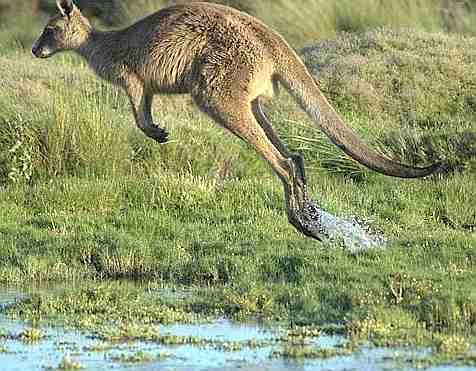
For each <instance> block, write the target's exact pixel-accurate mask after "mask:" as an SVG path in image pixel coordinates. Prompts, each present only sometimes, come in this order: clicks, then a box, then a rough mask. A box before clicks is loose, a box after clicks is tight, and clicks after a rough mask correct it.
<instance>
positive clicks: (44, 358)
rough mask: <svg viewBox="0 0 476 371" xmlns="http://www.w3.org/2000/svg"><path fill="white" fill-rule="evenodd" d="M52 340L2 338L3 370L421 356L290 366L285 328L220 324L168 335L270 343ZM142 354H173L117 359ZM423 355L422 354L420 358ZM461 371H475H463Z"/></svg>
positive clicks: (9, 297)
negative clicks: (65, 364) (277, 354)
mask: <svg viewBox="0 0 476 371" xmlns="http://www.w3.org/2000/svg"><path fill="white" fill-rule="evenodd" d="M21 296H22V294H21V293H19V292H16V291H14V290H2V291H1V292H0V305H3V306H5V305H6V304H9V303H12V302H14V301H15V300H18V298H21ZM25 328H30V326H29V325H28V324H26V323H24V322H20V321H13V320H9V319H8V318H6V317H5V316H4V315H0V330H1V333H3V334H5V333H7V334H11V335H16V334H19V333H21V332H22V331H23V330H24V329H25ZM42 331H43V332H44V333H45V334H46V337H45V338H43V339H42V340H41V341H39V342H37V343H30V344H29V343H25V342H23V341H20V340H18V339H14V338H5V337H3V338H2V337H1V336H0V348H3V349H6V351H7V352H6V353H5V352H3V353H2V352H0V369H1V370H3V371H16V370H18V371H20V370H21V371H24V370H44V369H48V368H50V369H51V368H56V367H58V365H59V364H60V362H61V361H62V360H63V359H64V358H65V357H66V358H67V359H69V360H72V361H74V362H77V363H79V364H80V365H81V367H82V369H84V370H104V369H113V370H165V371H169V370H170V371H172V370H178V371H186V370H197V371H201V370H230V371H231V370H237V369H239V370H246V371H258V370H270V371H298V370H299V371H311V370H336V371H339V370H341V371H344V370H347V371H350V370H356V371H357V370H359V371H360V370H368V371H374V370H375V371H377V370H397V369H398V370H413V368H412V367H410V366H409V364H408V362H406V361H405V359H406V357H409V356H412V355H415V354H414V352H412V351H410V350H404V349H387V348H371V349H361V350H359V351H356V352H354V353H353V354H351V355H348V356H339V357H333V358H329V359H319V360H308V359H306V360H301V361H296V360H285V359H281V358H272V357H270V355H271V354H272V352H273V351H274V350H276V349H279V347H280V346H281V345H280V344H279V343H275V342H273V340H276V339H278V338H279V337H280V336H281V335H283V333H284V331H283V330H282V329H280V328H279V327H276V328H269V327H263V326H260V325H256V324H233V323H231V322H230V321H228V320H224V319H222V320H217V321H216V322H213V323H210V324H200V325H181V324H177V325H170V326H161V333H162V334H173V335H180V336H199V337H201V338H206V339H209V340H217V341H220V340H221V341H230V342H245V341H248V340H252V339H254V340H258V341H263V342H266V343H268V342H269V345H265V346H262V347H259V348H250V347H246V346H245V347H243V348H241V349H239V350H237V351H224V350H223V349H220V348H217V347H216V346H213V345H201V346H194V345H180V346H168V345H161V344H156V343H153V342H141V341H138V342H130V343H128V342H123V343H114V344H108V347H107V348H105V349H103V350H99V351H93V350H92V348H91V347H94V346H96V345H97V344H98V343H100V342H98V340H96V339H93V338H91V337H90V336H88V334H82V333H80V332H78V331H72V330H65V329H62V328H51V327H42ZM309 341H310V342H311V343H313V344H315V345H318V346H320V347H335V346H338V345H339V344H342V343H343V342H344V341H345V338H343V337H341V336H319V337H317V338H313V339H310V340H309ZM138 351H143V352H147V353H150V354H157V353H167V354H168V355H169V356H168V357H165V358H163V359H159V360H154V361H152V362H145V363H135V364H131V363H124V362H120V361H118V360H117V359H116V357H117V356H119V355H126V356H127V355H131V354H136V353H137V352H138ZM420 353H421V352H420ZM428 370H431V371H450V370H455V368H454V367H450V366H446V367H433V368H428ZM457 370H461V371H469V370H474V368H470V367H466V368H465V367H461V368H457Z"/></svg>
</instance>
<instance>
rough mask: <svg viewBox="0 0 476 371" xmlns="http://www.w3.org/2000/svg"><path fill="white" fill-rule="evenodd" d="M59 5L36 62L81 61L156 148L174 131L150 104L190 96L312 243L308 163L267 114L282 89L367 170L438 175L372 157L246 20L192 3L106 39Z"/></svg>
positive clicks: (276, 43) (303, 75)
mask: <svg viewBox="0 0 476 371" xmlns="http://www.w3.org/2000/svg"><path fill="white" fill-rule="evenodd" d="M57 7H58V9H59V14H58V15H57V16H55V17H53V18H51V19H50V21H49V22H48V24H47V25H46V27H45V29H44V31H43V33H42V34H41V36H40V37H39V39H38V41H36V42H35V44H34V46H33V48H32V52H33V54H34V55H35V56H36V57H38V58H48V57H51V56H52V55H54V54H56V53H58V52H61V51H74V52H76V53H77V54H79V55H80V56H81V57H83V58H84V59H85V60H86V61H87V63H88V64H89V66H90V67H91V68H92V70H93V71H94V72H95V73H96V74H97V75H98V76H99V77H101V78H103V79H105V80H107V81H109V82H111V83H113V84H115V85H118V86H120V87H122V88H123V89H124V90H125V92H126V93H127V95H128V96H129V99H130V102H131V106H132V111H133V113H134V117H135V122H136V125H137V126H138V127H139V128H140V129H141V130H142V131H143V132H144V134H145V135H146V136H148V137H150V138H152V139H154V140H156V141H157V142H159V143H164V142H166V141H167V138H168V132H167V131H166V130H165V128H163V127H160V126H159V125H158V124H156V123H154V121H153V118H152V114H151V105H152V99H153V96H154V95H155V94H157V93H175V94H190V95H191V96H192V98H193V101H194V102H195V103H196V105H197V106H198V108H199V109H200V110H201V111H203V112H205V113H206V114H208V115H209V116H210V117H211V118H212V119H213V120H214V121H215V122H216V123H218V124H219V125H221V126H222V127H224V128H226V129H228V130H229V131H231V132H232V133H233V134H235V135H236V136H238V137H239V138H241V139H243V140H245V141H246V142H248V143H249V144H251V146H252V147H254V149H255V150H256V151H257V152H258V153H259V154H260V155H261V156H262V157H263V158H264V159H265V160H266V161H267V162H268V163H269V165H270V166H271V168H272V170H273V171H274V173H275V174H276V175H277V176H278V178H279V179H280V180H281V182H282V183H283V186H284V194H285V200H286V201H285V202H286V210H287V215H288V220H289V222H290V223H291V224H292V225H293V226H294V227H295V228H296V229H297V230H298V231H300V232H302V233H303V234H304V235H306V236H309V237H313V238H316V239H321V237H322V234H323V233H324V231H323V230H322V229H321V228H320V226H319V215H317V214H316V213H318V209H317V208H316V207H315V206H314V204H313V203H312V202H311V201H310V200H309V197H308V192H307V182H306V176H305V171H304V161H303V159H302V157H301V156H299V155H297V154H294V153H291V152H290V151H289V150H288V149H287V147H286V146H285V145H284V144H283V143H282V142H281V140H280V139H279V138H278V136H277V134H276V133H275V131H274V129H273V128H272V126H271V124H270V122H269V121H268V119H267V117H266V116H265V114H264V112H263V109H262V105H263V103H264V102H265V101H267V100H269V99H271V98H272V97H273V96H274V95H275V94H276V93H277V90H278V85H282V86H284V88H285V89H287V90H288V91H289V92H290V94H291V95H292V96H293V97H294V99H295V100H296V101H297V102H298V104H299V105H300V106H301V108H302V109H303V110H304V111H305V112H306V113H307V114H308V115H309V116H310V118H311V119H312V120H313V121H314V122H315V123H316V124H317V125H318V126H319V127H320V129H321V130H322V131H323V132H324V133H325V134H326V135H327V136H328V137H329V138H330V140H331V141H332V142H333V143H334V144H335V145H336V146H338V147H339V148H341V149H342V150H343V151H344V152H345V153H346V154H347V155H349V156H350V157H352V158H353V159H354V160H356V161H358V162H360V163H361V164H363V165H365V166H367V167H368V168H370V169H373V170H375V171H377V172H380V173H382V174H385V175H389V176H395V177H403V178H417V177H424V176H427V175H429V174H431V173H433V172H435V171H436V170H437V169H438V168H439V167H440V164H434V165H431V166H428V167H424V168H416V167H410V166H406V165H403V164H399V163H397V162H394V161H392V160H390V159H388V158H386V157H384V156H382V155H380V154H379V153H378V152H375V151H372V150H371V149H370V148H369V147H368V146H367V145H365V144H364V143H363V142H362V141H361V140H360V139H359V138H358V137H357V136H356V135H355V134H354V133H353V132H352V131H351V130H350V129H349V128H348V127H347V126H346V125H345V124H344V122H343V120H342V119H341V118H340V116H339V115H338V114H337V112H336V111H335V110H334V108H333V107H332V106H331V105H330V103H329V102H328V101H327V99H326V98H325V97H324V95H323V94H322V93H321V91H320V89H319V86H318V85H317V83H316V81H315V80H314V78H313V77H312V75H311V74H310V73H309V72H308V70H307V69H306V67H305V65H304V63H303V62H302V61H301V59H300V58H299V57H298V55H297V54H296V53H295V52H294V51H293V49H292V48H291V47H290V46H289V45H288V43H287V42H286V41H285V40H284V38H283V37H281V36H280V35H279V34H278V33H276V32H275V31H273V30H272V29H270V28H269V27H267V26H266V25H265V24H264V23H262V22H261V21H259V20H258V19H256V18H254V17H252V16H250V15H248V14H245V13H242V12H240V11H238V10H235V9H232V8H229V7H226V6H223V5H218V4H212V3H203V2H192V3H188V4H181V5H175V6H171V7H168V8H165V9H162V10H160V11H158V12H157V13H154V14H152V15H149V16H148V17H146V18H144V19H142V20H140V21H138V22H137V23H135V24H133V25H131V26H129V27H127V28H125V29H121V30H117V31H110V32H101V31H98V30H96V29H95V28H93V27H92V25H91V23H90V22H89V21H88V19H87V18H86V17H84V16H83V15H82V14H81V11H80V10H79V9H78V7H77V6H76V5H75V4H74V3H73V1H72V0H57ZM321 114H322V115H321Z"/></svg>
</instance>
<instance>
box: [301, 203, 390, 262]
mask: <svg viewBox="0 0 476 371" xmlns="http://www.w3.org/2000/svg"><path fill="white" fill-rule="evenodd" d="M304 214H305V215H304V219H305V220H306V222H305V227H306V228H308V229H309V230H311V231H313V233H315V234H316V235H318V236H319V237H320V238H321V239H323V241H324V242H327V243H329V244H332V245H336V244H343V246H344V247H345V248H346V249H347V250H348V251H349V252H351V253H352V254H357V253H359V252H361V251H365V250H369V249H377V248H384V247H385V244H386V240H385V238H384V237H383V236H380V235H378V234H376V233H372V231H371V230H370V227H369V226H368V224H367V223H366V222H365V221H363V220H359V219H358V218H357V217H348V218H340V217H338V216H335V215H332V214H331V213H328V212H326V211H324V210H322V209H320V208H318V207H317V206H316V205H315V204H314V203H313V202H308V203H307V205H306V207H305V210H304Z"/></svg>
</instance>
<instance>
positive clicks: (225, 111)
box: [194, 94, 320, 239]
mask: <svg viewBox="0 0 476 371" xmlns="http://www.w3.org/2000/svg"><path fill="white" fill-rule="evenodd" d="M194 100H195V102H196V103H197V105H198V106H199V107H200V108H201V109H202V110H203V111H204V112H205V113H207V114H208V115H209V116H210V117H212V118H213V119H214V120H215V121H216V122H217V123H218V124H220V125H221V126H223V127H225V128H226V129H228V130H229V131H231V132H232V133H233V134H235V135H236V136H238V137H239V138H241V139H242V140H244V141H246V142H247V143H249V144H250V145H252V146H253V147H254V149H255V150H256V151H257V152H258V153H259V154H260V155H261V156H262V157H263V158H264V159H265V160H266V161H267V162H268V164H269V165H270V166H271V168H272V169H273V171H274V173H275V174H276V175H277V176H278V177H279V179H280V180H281V182H282V183H283V186H284V191H285V197H286V207H287V214H288V220H289V222H290V223H291V224H292V225H293V226H294V227H295V228H296V229H297V230H299V231H300V232H301V233H304V234H305V235H307V236H309V237H313V238H316V239H320V236H319V234H318V233H316V230H313V229H309V228H308V227H307V224H306V221H305V220H303V214H302V210H305V208H306V206H307V204H308V201H307V198H306V194H305V190H304V188H303V187H302V184H301V183H300V182H299V181H297V179H296V173H297V169H296V166H295V163H294V161H293V159H292V158H290V157H287V156H285V155H283V154H282V153H281V151H279V150H278V149H277V148H276V146H275V145H274V144H273V143H272V141H271V140H270V139H269V138H268V136H267V135H266V133H265V131H264V129H263V128H262V127H261V126H260V125H259V123H258V122H257V120H256V118H255V116H254V114H253V112H252V107H251V103H250V102H249V101H246V99H245V98H244V97H236V99H230V100H225V99H223V98H220V97H213V98H210V97H207V96H204V95H202V94H197V95H194ZM283 148H284V147H283Z"/></svg>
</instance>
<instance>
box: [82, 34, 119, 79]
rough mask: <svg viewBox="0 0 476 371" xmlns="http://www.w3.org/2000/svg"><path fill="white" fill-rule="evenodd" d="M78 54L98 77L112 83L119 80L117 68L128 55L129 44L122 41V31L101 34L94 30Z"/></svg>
mask: <svg viewBox="0 0 476 371" xmlns="http://www.w3.org/2000/svg"><path fill="white" fill-rule="evenodd" d="M76 52H77V53H78V54H79V55H80V56H82V57H83V58H84V59H85V60H86V61H87V62H88V64H89V66H90V67H91V68H92V69H93V71H94V72H95V73H96V74H97V75H98V76H100V77H102V78H103V79H105V80H109V81H112V82H114V80H116V79H117V77H118V76H117V68H118V67H119V65H120V64H123V63H124V59H125V58H126V56H127V54H128V53H127V43H123V42H122V41H121V33H120V31H110V32H101V31H97V30H94V29H92V30H91V32H90V34H89V37H88V39H87V40H86V41H85V42H84V43H83V45H81V46H80V47H79V48H78V49H77V50H76Z"/></svg>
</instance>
